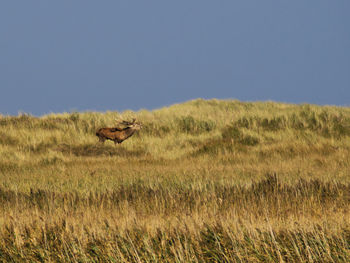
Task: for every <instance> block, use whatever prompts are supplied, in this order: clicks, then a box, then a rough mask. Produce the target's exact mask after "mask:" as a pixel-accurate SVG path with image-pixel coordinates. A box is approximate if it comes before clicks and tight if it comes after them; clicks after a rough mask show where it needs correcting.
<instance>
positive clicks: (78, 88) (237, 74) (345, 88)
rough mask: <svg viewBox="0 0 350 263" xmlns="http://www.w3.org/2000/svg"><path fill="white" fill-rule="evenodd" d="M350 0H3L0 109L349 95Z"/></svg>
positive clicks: (343, 99) (322, 100) (325, 100)
mask: <svg viewBox="0 0 350 263" xmlns="http://www.w3.org/2000/svg"><path fill="white" fill-rule="evenodd" d="M349 12H350V1H348V0H334V1H330V0H308V1H305V0H293V1H287V0H273V1H272V0H264V1H261V0H237V1H236V0H235V1H233V0H220V1H213V0H210V1H209V0H190V1H181V0H178V1H164V0H157V1H154V0H148V1H136V0H135V1H127V0H120V1H118V0H103V1H92V0H74V1H72V0H60V1H46V0H35V1H25V0H22V1H20V0H11V1H10V0H5V1H1V3H0V91H1V95H0V113H2V114H11V115H16V114H17V113H18V112H19V111H21V112H28V113H31V114H34V115H43V114H46V113H50V112H65V111H75V110H77V111H86V110H97V111H106V110H118V111H121V110H125V109H132V110H138V109H142V108H145V109H155V108H160V107H163V106H167V105H171V104H173V103H178V102H183V101H187V100H190V99H195V98H219V99H226V98H235V99H239V100H242V101H265V100H273V101H281V102H290V103H315V104H322V105H323V104H332V105H334V104H335V105H347V106H349V105H350V102H349V101H350V27H349V26H350V16H349Z"/></svg>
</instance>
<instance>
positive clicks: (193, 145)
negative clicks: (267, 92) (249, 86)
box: [0, 100, 350, 262]
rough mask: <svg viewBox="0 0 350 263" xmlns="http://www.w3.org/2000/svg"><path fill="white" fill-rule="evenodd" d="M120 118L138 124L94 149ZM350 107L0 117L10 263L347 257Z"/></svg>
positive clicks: (1, 187)
mask: <svg viewBox="0 0 350 263" xmlns="http://www.w3.org/2000/svg"><path fill="white" fill-rule="evenodd" d="M119 114H122V115H123V117H125V118H131V117H133V116H135V117H137V118H138V119H139V120H140V121H142V122H143V123H144V129H143V130H141V132H139V133H138V134H136V135H134V136H133V137H131V138H130V139H128V140H127V141H125V142H123V144H121V145H118V146H117V147H115V146H114V145H113V143H111V142H106V143H105V145H99V144H97V137H95V136H94V133H95V131H96V129H97V128H99V127H102V126H111V125H113V122H114V119H115V118H116V117H117V116H118V115H119ZM349 138H350V108H346V107H326V106H324V107H320V106H315V105H290V104H278V103H272V102H267V103H242V102H239V101H219V100H209V101H205V100H195V101H190V102H187V103H184V104H179V105H173V106H171V107H168V108H163V109H159V110H156V111H152V112H149V111H139V112H130V111H126V112H123V113H116V112H106V113H93V112H86V113H64V114H51V115H47V116H43V117H40V118H36V117H32V116H29V115H21V116H17V117H11V116H3V117H0V171H1V172H0V203H1V205H0V261H2V262H23V261H27V262H95V261H96V262H349V261H350V211H349V205H350V194H349V193H350V176H349V175H350V157H349V156H350V140H349Z"/></svg>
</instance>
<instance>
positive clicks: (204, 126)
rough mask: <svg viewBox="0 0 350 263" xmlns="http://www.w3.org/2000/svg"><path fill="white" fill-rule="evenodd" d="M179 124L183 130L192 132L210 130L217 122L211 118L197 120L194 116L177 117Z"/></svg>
mask: <svg viewBox="0 0 350 263" xmlns="http://www.w3.org/2000/svg"><path fill="white" fill-rule="evenodd" d="M177 125H178V127H179V130H180V131H181V132H185V133H190V134H195V133H203V132H210V131H212V130H214V129H215V127H216V124H215V122H213V121H211V120H206V121H203V120H195V119H194V118H193V117H192V116H186V117H183V118H180V119H177Z"/></svg>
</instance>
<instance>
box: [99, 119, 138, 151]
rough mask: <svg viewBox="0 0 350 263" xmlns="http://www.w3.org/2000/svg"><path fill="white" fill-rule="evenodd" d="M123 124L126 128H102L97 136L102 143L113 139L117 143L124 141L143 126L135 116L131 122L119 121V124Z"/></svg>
mask: <svg viewBox="0 0 350 263" xmlns="http://www.w3.org/2000/svg"><path fill="white" fill-rule="evenodd" d="M119 124H122V125H124V126H126V127H125V128H119V127H114V128H100V129H98V130H97V131H96V136H97V137H98V139H99V142H101V143H102V144H103V143H104V142H105V141H106V140H111V141H113V142H114V144H115V145H117V143H118V144H120V143H122V142H123V141H125V140H126V139H128V138H130V137H131V136H132V135H133V134H134V133H135V132H136V131H138V130H140V129H141V128H142V124H141V123H140V122H136V119H135V118H134V119H133V120H132V121H131V122H129V121H119V122H118V123H117V125H119Z"/></svg>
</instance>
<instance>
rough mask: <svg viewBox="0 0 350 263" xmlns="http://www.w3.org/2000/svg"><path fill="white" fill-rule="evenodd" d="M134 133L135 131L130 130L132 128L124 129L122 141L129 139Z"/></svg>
mask: <svg viewBox="0 0 350 263" xmlns="http://www.w3.org/2000/svg"><path fill="white" fill-rule="evenodd" d="M135 131H136V130H134V129H132V128H129V127H128V128H126V129H125V130H124V136H123V137H124V138H123V139H124V140H125V139H127V138H129V137H130V136H131V135H133V134H134V133H135Z"/></svg>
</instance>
